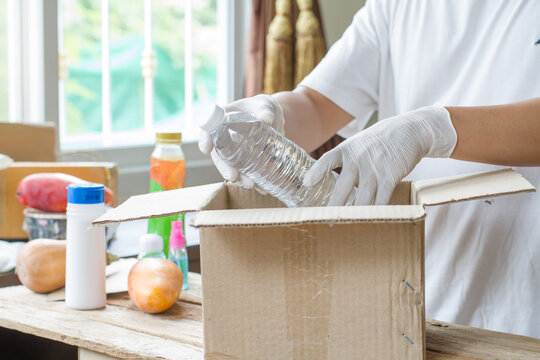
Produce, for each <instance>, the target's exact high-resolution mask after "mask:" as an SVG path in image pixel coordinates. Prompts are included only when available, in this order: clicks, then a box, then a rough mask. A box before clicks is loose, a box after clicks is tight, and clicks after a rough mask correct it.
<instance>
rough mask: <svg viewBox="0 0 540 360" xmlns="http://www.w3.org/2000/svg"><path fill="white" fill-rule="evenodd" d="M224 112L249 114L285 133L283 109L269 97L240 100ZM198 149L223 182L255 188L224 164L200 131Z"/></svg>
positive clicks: (203, 132) (207, 137) (206, 136)
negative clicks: (208, 155) (212, 165)
mask: <svg viewBox="0 0 540 360" xmlns="http://www.w3.org/2000/svg"><path fill="white" fill-rule="evenodd" d="M223 108H224V109H225V112H232V111H243V112H249V113H252V114H253V115H255V117H256V118H257V119H259V120H261V121H262V122H264V123H266V124H268V125H270V126H271V127H273V128H274V129H276V130H277V131H279V132H280V133H281V134H284V133H285V129H284V127H285V119H284V117H283V109H282V108H281V105H279V103H278V102H277V101H276V100H275V99H274V98H273V97H272V96H271V95H262V94H261V95H256V96H253V97H249V98H245V99H240V100H238V101H235V102H233V103H231V104H229V105H227V106H224V107H223ZM204 121H206V119H201V123H202V122H204ZM199 149H200V150H201V151H202V152H203V153H205V154H210V155H211V156H212V160H213V161H214V164H215V165H216V168H217V169H218V171H219V172H220V173H221V176H223V178H224V179H225V180H228V181H231V182H233V183H236V184H237V185H240V186H242V187H243V188H245V189H253V188H255V183H254V182H253V181H252V180H251V179H249V178H248V177H246V176H244V175H243V174H242V173H240V172H239V171H238V170H236V169H235V168H232V167H230V166H229V165H227V164H226V163H224V162H223V161H222V160H221V159H220V158H219V156H218V155H217V153H216V151H215V150H214V145H213V144H212V138H211V136H210V134H209V133H207V132H206V131H204V130H201V132H200V136H199Z"/></svg>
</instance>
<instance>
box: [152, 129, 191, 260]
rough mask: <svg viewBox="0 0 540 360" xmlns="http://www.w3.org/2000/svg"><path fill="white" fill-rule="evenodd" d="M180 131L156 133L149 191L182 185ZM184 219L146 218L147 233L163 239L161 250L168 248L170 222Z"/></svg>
mask: <svg viewBox="0 0 540 360" xmlns="http://www.w3.org/2000/svg"><path fill="white" fill-rule="evenodd" d="M181 143H182V134H181V133H165V132H158V133H156V147H155V148H154V151H153V152H152V157H151V159H150V192H156V191H166V190H174V189H178V188H183V187H184V182H185V180H186V158H185V157H184V152H183V151H182V146H181ZM179 219H180V220H184V216H183V215H171V216H164V217H159V218H154V219H148V233H149V234H158V235H160V236H161V238H162V239H163V251H165V254H167V252H168V250H169V237H170V235H171V222H173V221H176V220H179Z"/></svg>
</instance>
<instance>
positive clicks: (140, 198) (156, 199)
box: [92, 183, 225, 225]
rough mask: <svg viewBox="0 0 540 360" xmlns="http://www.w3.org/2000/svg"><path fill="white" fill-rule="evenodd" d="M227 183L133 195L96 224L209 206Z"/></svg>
mask: <svg viewBox="0 0 540 360" xmlns="http://www.w3.org/2000/svg"><path fill="white" fill-rule="evenodd" d="M223 184H224V183H215V184H208V185H201V186H194V187H190V188H184V189H178V190H170V191H161V192H155V193H149V194H143V195H136V196H132V197H130V198H129V199H127V200H126V201H125V202H124V203H122V204H121V205H120V206H118V207H116V208H114V209H111V210H109V211H107V212H106V213H105V214H103V215H102V216H100V217H99V218H97V219H96V220H94V221H93V222H92V224H94V225H107V224H111V223H118V222H123V221H131V220H139V219H149V218H154V217H160V216H169V215H174V214H180V213H186V212H194V211H198V210H200V209H202V208H203V207H205V206H206V204H207V203H208V202H209V201H211V199H212V198H214V196H215V195H216V193H217V192H219V191H225V189H224V185H223ZM178 199H182V201H178Z"/></svg>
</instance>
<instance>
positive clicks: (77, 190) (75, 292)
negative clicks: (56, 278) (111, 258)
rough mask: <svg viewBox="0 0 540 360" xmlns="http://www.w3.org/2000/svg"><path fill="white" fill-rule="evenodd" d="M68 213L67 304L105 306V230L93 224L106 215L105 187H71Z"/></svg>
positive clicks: (76, 306)
mask: <svg viewBox="0 0 540 360" xmlns="http://www.w3.org/2000/svg"><path fill="white" fill-rule="evenodd" d="M67 191H68V204H67V209H66V215H67V223H66V238H67V248H66V304H67V305H68V306H69V307H71V308H73V309H79V310H90V309H99V308H102V307H104V306H105V303H106V300H107V296H106V293H105V228H104V227H93V226H92V221H93V220H95V219H96V218H97V217H99V216H101V215H102V214H103V213H104V212H105V203H104V200H105V192H104V191H105V187H104V186H103V185H101V184H93V183H85V184H72V185H69V186H68V189H67Z"/></svg>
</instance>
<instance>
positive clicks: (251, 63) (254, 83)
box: [244, 0, 343, 159]
mask: <svg viewBox="0 0 540 360" xmlns="http://www.w3.org/2000/svg"><path fill="white" fill-rule="evenodd" d="M291 5H292V7H291V13H290V21H291V24H292V25H293V26H294V25H295V23H296V19H297V18H298V5H297V2H296V0H291ZM313 12H314V14H315V16H316V18H317V19H318V21H319V24H321V31H322V32H323V34H324V28H323V26H322V21H321V12H320V8H319V2H318V1H317V0H313ZM274 16H275V1H274V0H253V5H252V12H251V25H250V34H249V44H248V57H247V69H246V84H245V91H244V95H245V96H246V97H249V96H254V95H257V94H260V93H262V92H263V88H264V84H263V81H264V60H265V47H266V44H265V41H266V34H267V33H268V27H269V25H270V22H271V21H272V19H273V18H274ZM295 40H296V39H295V38H294V37H293V47H294V45H295V44H294V41H295ZM293 61H294V59H293ZM342 141H343V138H342V137H340V136H338V135H335V136H333V137H332V138H331V139H329V140H328V141H327V142H326V143H324V144H323V145H321V146H320V147H319V148H318V149H316V150H315V151H314V152H313V153H311V154H310V155H311V156H313V157H314V158H315V159H318V158H319V157H320V156H321V155H322V154H324V153H325V152H326V151H328V150H330V149H332V148H334V147H335V146H336V145H338V144H339V143H340V142H342Z"/></svg>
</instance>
